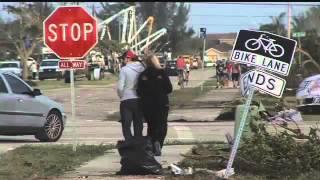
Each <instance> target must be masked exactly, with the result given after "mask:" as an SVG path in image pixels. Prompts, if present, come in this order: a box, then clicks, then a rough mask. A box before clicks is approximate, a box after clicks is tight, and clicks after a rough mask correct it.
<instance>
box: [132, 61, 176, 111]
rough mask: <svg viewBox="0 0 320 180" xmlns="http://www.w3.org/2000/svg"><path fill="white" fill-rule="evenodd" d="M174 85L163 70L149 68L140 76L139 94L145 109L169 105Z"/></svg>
mask: <svg viewBox="0 0 320 180" xmlns="http://www.w3.org/2000/svg"><path fill="white" fill-rule="evenodd" d="M171 92H172V84H171V82H170V79H169V77H168V75H167V73H166V72H165V71H164V70H163V69H155V68H150V67H149V68H147V69H145V70H144V71H143V72H142V73H141V74H140V76H139V79H138V87H137V93H138V96H139V97H140V100H141V103H142V105H143V107H144V108H148V107H150V106H152V107H163V106H168V105H169V98H168V94H170V93H171Z"/></svg>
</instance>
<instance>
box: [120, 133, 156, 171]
mask: <svg viewBox="0 0 320 180" xmlns="http://www.w3.org/2000/svg"><path fill="white" fill-rule="evenodd" d="M117 148H118V152H119V154H120V156H121V161H120V164H121V169H120V171H119V172H118V173H117V174H119V175H148V174H153V175H160V174H162V166H161V164H160V163H159V162H158V161H157V160H156V159H155V158H154V153H153V151H152V142H151V139H150V138H149V137H132V138H131V139H130V140H127V141H118V143H117Z"/></svg>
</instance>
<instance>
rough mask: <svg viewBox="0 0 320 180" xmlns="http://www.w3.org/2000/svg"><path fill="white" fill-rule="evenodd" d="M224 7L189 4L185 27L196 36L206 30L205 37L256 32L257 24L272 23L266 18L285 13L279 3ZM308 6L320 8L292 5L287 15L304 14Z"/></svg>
mask: <svg viewBox="0 0 320 180" xmlns="http://www.w3.org/2000/svg"><path fill="white" fill-rule="evenodd" d="M228 3H229V2H227V3H223V4H218V2H217V3H215V2H213V3H211V2H203V3H190V4H191V10H190V13H189V21H188V25H189V26H191V27H193V28H194V30H195V31H196V32H199V29H200V27H206V28H207V33H227V32H238V31H239V30H240V29H250V28H252V29H258V28H259V26H260V25H261V24H265V23H270V22H271V21H272V20H271V18H270V16H278V15H279V14H280V13H282V12H287V11H288V6H287V5H285V4H287V3H286V2H281V3H280V2H279V3H280V5H257V4H259V3H263V4H279V3H275V2H271V3H269V2H259V3H258V2H249V3H247V4H245V3H243V4H240V3H239V2H236V3H234V4H228ZM230 3H231V2H230ZM295 4H296V5H295ZM310 4H318V5H320V3H319V2H310V3H309V2H308V3H307V2H294V3H292V6H291V7H292V8H291V13H292V14H291V15H292V16H298V15H299V14H301V13H303V12H305V11H306V10H307V9H308V8H310V7H311V6H308V5H310ZM302 5H303V6H302ZM287 19H288V16H286V17H285V23H287Z"/></svg>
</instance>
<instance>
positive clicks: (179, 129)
mask: <svg viewBox="0 0 320 180" xmlns="http://www.w3.org/2000/svg"><path fill="white" fill-rule="evenodd" d="M173 128H174V129H175V130H176V133H177V136H178V138H177V139H192V140H194V137H193V134H192V131H191V129H190V128H189V127H187V126H173Z"/></svg>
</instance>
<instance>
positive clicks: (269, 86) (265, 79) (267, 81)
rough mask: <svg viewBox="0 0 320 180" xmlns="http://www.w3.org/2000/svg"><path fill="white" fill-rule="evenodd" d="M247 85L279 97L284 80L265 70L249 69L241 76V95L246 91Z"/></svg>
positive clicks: (284, 84) (284, 83)
mask: <svg viewBox="0 0 320 180" xmlns="http://www.w3.org/2000/svg"><path fill="white" fill-rule="evenodd" d="M249 85H252V86H253V87H255V88H257V89H258V90H259V91H262V92H265V93H267V94H270V95H271V96H275V97H277V98H281V97H282V93H283V91H284V88H285V86H286V80H284V79H282V78H279V77H277V76H275V75H273V74H270V73H267V72H263V71H260V70H251V71H248V72H247V73H245V74H244V75H243V76H242V77H241V81H240V87H241V93H242V95H243V96H245V95H246V94H247V93H248V90H249Z"/></svg>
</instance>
